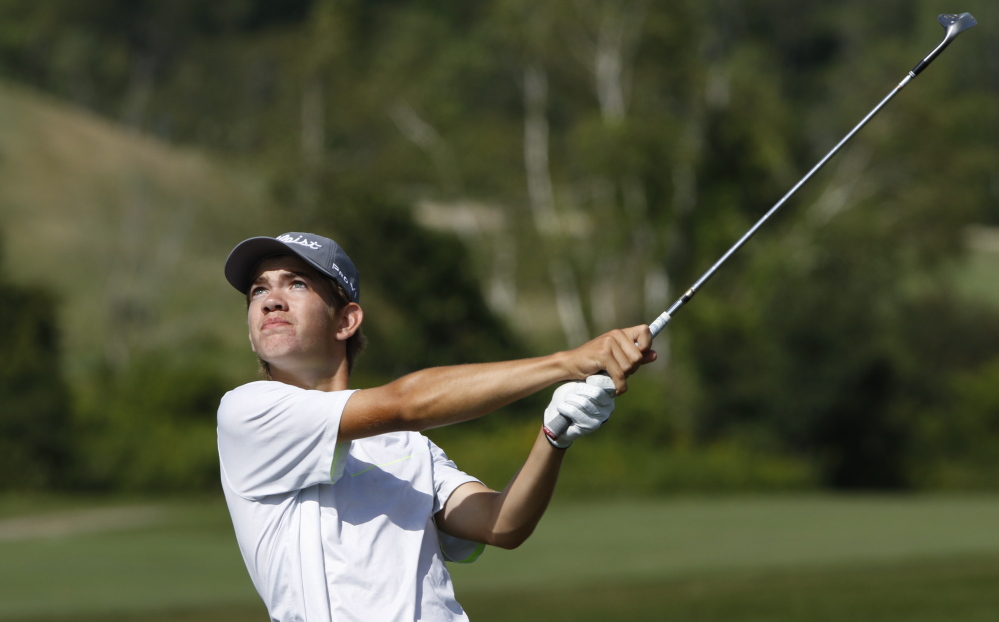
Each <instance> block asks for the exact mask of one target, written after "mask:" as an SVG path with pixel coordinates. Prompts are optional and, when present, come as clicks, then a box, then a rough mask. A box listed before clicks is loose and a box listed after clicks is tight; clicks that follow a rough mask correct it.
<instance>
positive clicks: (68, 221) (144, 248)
mask: <svg viewBox="0 0 999 622" xmlns="http://www.w3.org/2000/svg"><path fill="white" fill-rule="evenodd" d="M266 196H267V193H266V186H265V183H264V182H263V180H262V179H260V178H257V177H254V176H253V175H252V174H248V173H244V172H240V171H237V170H235V169H234V168H230V167H226V166H223V165H220V164H219V163H217V162H213V161H212V160H211V158H209V157H208V156H206V155H205V154H203V153H200V152H198V151H195V150H190V149H178V148H175V147H171V146H169V145H166V144H163V143H162V142H159V141H156V140H154V139H151V138H149V137H147V136H143V135H139V134H136V133H133V132H130V131H127V130H124V129H122V128H121V127H118V126H116V125H114V124H112V123H110V122H108V121H106V120H104V119H101V118H99V117H97V116H95V115H92V114H89V113H87V112H85V111H82V110H80V109H76V108H71V107H68V106H66V105H63V104H61V103H59V102H56V101H53V100H51V99H49V98H47V97H44V96H41V95H38V94H36V93H33V92H29V91H26V90H24V89H22V88H18V87H14V86H12V85H10V84H0V229H2V241H3V248H4V251H5V252H4V253H3V260H4V263H3V266H4V269H5V270H6V271H7V272H8V273H9V274H12V275H13V276H14V278H15V280H16V281H18V282H21V283H37V284H39V286H41V287H43V288H45V289H49V290H52V291H54V292H55V293H56V294H57V296H58V297H59V299H60V302H61V303H62V304H61V306H60V313H61V323H62V326H63V338H64V346H65V350H66V352H67V355H68V356H67V361H68V363H67V364H68V368H69V369H68V371H69V372H70V373H71V374H72V377H77V378H78V375H79V372H80V371H81V370H82V369H85V367H86V366H88V365H90V364H91V363H92V362H94V361H96V360H100V359H101V358H102V357H105V356H106V357H107V359H108V360H111V361H113V362H116V363H124V362H127V360H128V357H129V356H130V354H131V353H134V352H136V351H142V350H144V349H149V350H153V351H155V350H157V349H159V348H162V347H169V348H184V347H187V346H190V345H192V344H196V343H197V344H200V345H205V344H206V343H209V344H210V343H217V345H218V348H217V350H218V351H219V352H220V355H221V360H224V361H227V362H229V363H232V361H233V360H239V359H233V357H232V356H230V355H229V354H228V353H229V352H232V351H234V350H235V348H234V346H238V348H239V349H240V350H242V348H243V344H244V343H245V331H244V330H243V329H242V328H241V324H242V323H243V321H244V320H243V313H242V310H241V305H240V303H239V300H238V299H234V298H233V292H232V291H229V288H228V285H227V284H226V283H225V281H224V280H223V279H222V277H221V266H222V262H223V261H224V259H225V256H226V253H227V252H228V251H229V249H230V248H232V246H233V245H234V244H235V243H236V242H238V241H239V240H241V239H243V238H245V237H248V236H250V235H256V234H260V233H261V232H275V224H274V223H272V222H270V221H268V210H267V199H266ZM279 228H280V226H279ZM243 358H245V357H243ZM245 366H246V369H251V368H252V365H251V363H250V362H249V361H247V362H246V363H245ZM243 371H245V370H243ZM236 373H242V371H239V372H236Z"/></svg>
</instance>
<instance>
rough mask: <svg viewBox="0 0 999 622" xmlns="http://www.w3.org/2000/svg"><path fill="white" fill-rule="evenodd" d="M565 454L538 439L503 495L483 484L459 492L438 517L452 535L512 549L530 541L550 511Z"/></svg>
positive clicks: (455, 492) (472, 484)
mask: <svg viewBox="0 0 999 622" xmlns="http://www.w3.org/2000/svg"><path fill="white" fill-rule="evenodd" d="M564 456H565V450H563V449H556V448H555V447H552V445H551V443H549V442H548V440H547V439H546V438H545V436H544V433H543V432H542V433H539V434H538V438H537V440H535V442H534V448H533V449H532V450H531V453H530V455H529V456H528V458H527V461H526V462H525V463H524V466H523V467H522V468H521V469H520V471H518V472H517V474H516V475H514V477H513V479H512V480H510V483H509V484H507V486H506V488H505V489H504V490H503V492H496V491H494V490H491V489H489V488H487V487H486V486H484V485H482V484H480V483H478V482H469V483H467V484H464V485H462V486H459V487H458V488H457V489H456V490H455V491H454V492H453V493H451V496H450V497H449V498H448V500H447V503H445V505H444V509H443V510H441V511H440V512H438V513H437V515H436V516H435V518H436V520H437V526H438V527H439V528H440V529H441V530H442V531H443V532H444V533H447V534H450V535H452V536H455V537H458V538H463V539H465V540H472V541H475V542H484V543H486V544H490V545H492V546H498V547H501V548H504V549H513V548H516V547H518V546H520V545H521V544H523V543H524V541H525V540H527V538H528V536H530V535H531V534H532V533H533V532H534V528H535V527H537V525H538V521H540V520H541V516H542V515H543V514H544V513H545V510H546V509H547V508H548V502H549V501H551V498H552V493H553V492H554V491H555V482H556V481H557V480H558V473H559V468H560V467H561V465H562V458H563V457H564Z"/></svg>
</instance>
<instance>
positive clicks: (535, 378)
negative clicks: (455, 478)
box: [338, 325, 656, 441]
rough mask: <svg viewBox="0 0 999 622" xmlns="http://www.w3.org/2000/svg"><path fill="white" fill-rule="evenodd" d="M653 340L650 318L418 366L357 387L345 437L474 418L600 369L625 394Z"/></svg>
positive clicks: (343, 426) (344, 420)
mask: <svg viewBox="0 0 999 622" xmlns="http://www.w3.org/2000/svg"><path fill="white" fill-rule="evenodd" d="M651 344H652V336H651V334H650V333H649V328H648V326H644V325H643V326H635V327H632V328H629V329H625V330H617V331H612V332H610V333H607V334H605V335H601V336H600V337H598V338H596V339H594V340H592V341H590V342H587V343H586V344H583V345H582V346H580V347H578V348H576V349H574V350H568V351H566V352H559V353H556V354H552V355H549V356H543V357H537V358H532V359H522V360H518V361H506V362H501V363H483V364H476V365H457V366H453V367H435V368H431V369H425V370H423V371H419V372H415V373H413V374H409V375H407V376H403V377H402V378H399V379H398V380H396V381H394V382H391V383H389V384H387V385H384V386H381V387H377V388H373V389H364V390H361V391H358V392H356V393H355V394H354V395H353V396H352V397H351V398H350V400H349V401H348V402H347V405H346V407H345V408H344V410H343V416H342V417H341V419H340V430H339V434H338V439H339V440H341V441H347V440H355V439H358V438H363V437H367V436H374V435H376V434H384V433H386V432H396V431H403V430H409V431H420V430H426V429H429V428H434V427H439V426H443V425H449V424H452V423H459V422H462V421H469V420H471V419H475V418H478V417H481V416H483V415H485V414H488V413H490V412H492V411H494V410H496V409H498V408H500V407H502V406H505V405H507V404H510V403H511V402H514V401H516V400H519V399H521V398H523V397H526V396H528V395H531V394H533V393H536V392H537V391H540V390H541V389H544V388H545V387H548V386H551V385H552V384H554V383H556V382H561V381H565V380H582V379H583V378H586V377H587V376H590V375H593V374H596V373H598V372H601V371H605V372H607V374H608V375H610V377H611V378H612V379H613V380H614V384H615V386H616V388H617V392H618V394H621V393H623V392H624V391H626V390H627V382H626V379H627V377H628V376H629V375H631V374H632V373H634V372H635V371H636V370H637V369H638V368H639V367H640V366H641V365H644V364H646V363H650V362H652V361H654V360H655V358H656V354H655V352H654V351H652V350H651V349H650V348H651Z"/></svg>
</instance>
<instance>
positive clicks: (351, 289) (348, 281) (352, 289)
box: [330, 263, 357, 295]
mask: <svg viewBox="0 0 999 622" xmlns="http://www.w3.org/2000/svg"><path fill="white" fill-rule="evenodd" d="M330 265H331V266H332V267H333V269H334V270H336V273H337V274H339V275H340V279H341V280H342V281H343V283H344V285H346V286H347V287H349V288H350V291H352V292H354V294H355V295H356V294H357V290H356V289H354V283H353V282H351V280H350V279H348V278H347V275H346V274H344V273H343V272H342V271H341V270H340V266H338V265H336V264H335V263H334V264H330Z"/></svg>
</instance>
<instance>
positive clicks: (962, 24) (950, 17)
mask: <svg viewBox="0 0 999 622" xmlns="http://www.w3.org/2000/svg"><path fill="white" fill-rule="evenodd" d="M937 20H938V21H939V22H940V25H941V26H943V27H944V28H945V29H947V32H946V34H944V39H943V41H941V42H940V45H938V46H937V47H936V49H934V50H933V51H932V52H930V53H929V54H928V55H927V56H926V58H924V59H923V60H921V61H919V64H918V65H916V66H915V67H913V69H912V71H910V72H909V75H910V76H912V77H913V78H915V77H916V76H918V75H919V72H920V71H922V70H924V69H926V66H927V65H929V64H930V63H931V62H933V59H934V58H936V57H937V56H939V55H940V52H943V51H944V48H945V47H947V46H948V45H950V42H951V41H953V40H954V38H955V37H957V35H959V34H961V33H962V32H964V31H965V30H967V29H969V28H971V27H972V26H974V25H975V24H977V23H978V21H977V20H976V19H975V18H974V17H972V16H971V13H946V14H944V15H941V16H940V17H938V18H937Z"/></svg>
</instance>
